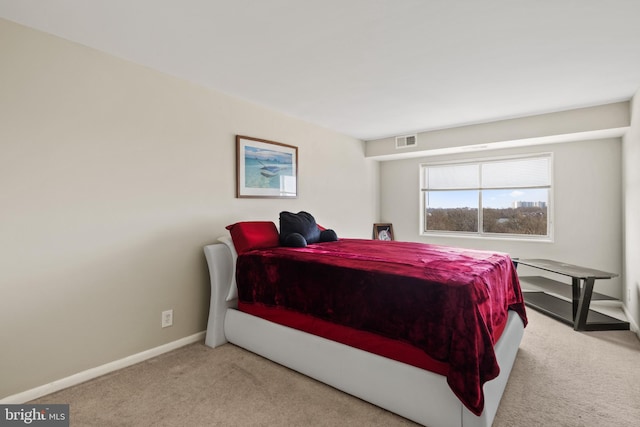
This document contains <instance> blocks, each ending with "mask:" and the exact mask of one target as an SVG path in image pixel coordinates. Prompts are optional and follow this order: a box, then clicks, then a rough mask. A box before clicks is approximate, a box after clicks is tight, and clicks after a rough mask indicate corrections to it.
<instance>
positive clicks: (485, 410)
mask: <svg viewBox="0 0 640 427" xmlns="http://www.w3.org/2000/svg"><path fill="white" fill-rule="evenodd" d="M232 235H233V234H232ZM219 240H220V242H219V243H216V244H212V245H208V246H206V247H205V248H204V252H205V256H206V260H207V264H208V267H209V273H210V279H211V305H210V312H209V321H208V326H207V334H206V341H205V342H206V345H208V346H210V347H213V348H215V347H217V346H220V345H223V344H224V343H226V342H230V343H232V344H234V345H237V346H240V347H243V348H245V349H247V350H249V351H251V352H254V353H256V354H259V355H261V356H263V357H266V358H268V359H270V360H272V361H274V362H276V363H279V364H282V365H284V366H286V367H289V368H291V369H293V370H295V371H298V372H300V373H302V374H305V375H307V376H309V377H312V378H314V379H317V380H319V381H321V382H323V383H326V384H328V385H330V386H333V387H335V388H337V389H339V390H342V391H344V392H346V393H349V394H351V395H354V396H356V397H358V398H361V399H363V400H365V401H368V402H370V403H372V404H375V405H377V406H379V407H381V408H384V409H386V410H389V411H391V412H394V413H396V414H398V415H401V416H403V417H405V418H408V419H410V420H412V421H415V422H417V423H420V424H423V425H426V426H430V427H438V426H464V427H470V426H473V427H475V426H490V425H491V424H492V422H493V419H494V417H495V414H496V412H497V409H498V405H499V403H500V399H501V397H502V394H503V391H504V388H505V386H506V383H507V379H508V377H509V374H510V372H511V367H512V365H513V362H514V360H515V357H516V354H517V350H518V346H519V344H520V341H521V339H522V336H523V332H524V327H525V325H526V313H525V311H524V310H525V309H524V303H523V301H522V294H521V291H520V288H519V283H518V282H517V275H516V274H515V267H514V266H513V264H512V262H511V260H510V258H509V257H508V255H506V254H499V253H488V252H482V251H469V250H463V251H461V250H459V249H457V248H447V247H442V246H435V245H424V244H418V243H407V242H382V241H369V240H366V241H365V240H360V239H340V240H339V241H337V242H326V243H316V244H310V245H308V246H307V247H306V248H284V247H281V246H279V244H278V242H277V241H276V242H273V241H272V242H270V243H269V245H267V246H268V247H266V248H250V249H249V250H246V248H243V250H242V253H241V254H240V255H238V250H237V247H238V245H239V244H240V245H242V243H241V242H240V241H239V240H237V239H233V240H232V239H230V238H229V237H221V238H220V239H219ZM234 242H235V244H234ZM372 244H373V245H386V246H377V247H375V246H374V250H373V253H372V254H370V255H367V256H361V255H359V254H357V251H359V250H361V249H362V248H368V247H370V245H372ZM274 245H275V246H274ZM354 251H355V253H354ZM387 251H390V252H387ZM416 251H417V252H418V253H419V256H418V258H420V259H422V260H423V262H424V259H425V257H427V256H429V257H431V256H433V254H434V253H435V254H436V256H439V255H438V254H440V255H442V254H444V255H443V256H444V257H445V258H446V259H456V261H455V262H456V264H464V266H462V267H460V271H458V273H456V274H457V276H456V277H457V278H456V277H454V278H453V279H452V278H449V279H447V280H448V284H447V285H446V286H444V285H442V288H443V289H445V288H446V289H447V292H448V293H450V292H452V291H451V288H453V289H454V291H455V295H457V296H453V297H451V298H453V299H454V300H455V299H456V298H461V299H459V300H458V301H457V302H456V303H455V304H457V305H464V306H469V304H470V301H471V302H473V301H476V302H477V301H480V300H482V301H481V302H478V303H477V306H478V307H480V306H482V305H483V304H484V305H486V300H487V298H484V297H483V298H478V293H479V292H480V293H481V294H483V295H484V292H485V291H484V288H486V287H488V286H489V285H488V284H487V280H489V281H491V280H494V281H495V280H496V277H497V276H495V274H497V273H496V272H497V271H502V273H500V274H502V275H503V276H505V275H506V276H509V277H510V278H511V279H509V283H507V284H506V285H504V286H506V287H507V288H509V289H510V290H509V292H508V294H509V295H508V298H506V299H503V300H501V302H500V303H499V304H498V305H500V306H504V307H505V310H504V313H503V317H504V319H501V316H502V314H501V313H499V312H500V311H502V310H498V309H496V308H495V307H489V308H486V307H485V308H477V307H475V306H469V307H470V308H469V307H468V308H466V309H465V311H470V312H474V313H476V312H477V313H480V312H482V311H483V310H484V311H485V313H484V314H483V315H482V316H484V317H482V316H479V315H475V314H474V316H472V317H469V318H468V319H464V321H461V322H458V321H457V320H456V319H457V317H459V316H449V315H447V314H446V313H449V312H452V311H455V310H451V309H447V310H442V311H441V312H438V311H437V310H436V309H435V308H433V309H430V310H424V311H433V312H434V313H437V314H438V316H437V317H438V318H440V317H442V318H443V319H445V318H446V319H447V320H442V322H443V323H445V324H446V325H447V326H446V327H447V328H453V329H457V330H461V328H464V327H467V326H468V325H469V324H472V323H478V322H477V321H476V320H477V319H479V324H478V325H475V326H474V328H471V329H478V328H479V329H481V330H482V331H481V333H478V334H476V333H475V332H474V333H473V334H469V337H468V338H467V337H463V338H462V339H453V340H450V341H446V340H445V341H446V342H444V343H441V342H439V343H437V344H435V345H432V343H431V341H434V342H437V341H438V340H436V339H433V340H431V339H429V338H428V337H427V338H426V339H425V335H424V334H425V332H424V331H420V330H417V329H416V330H414V329H411V328H410V329H411V330H410V333H408V335H407V336H404V337H400V338H397V337H391V338H390V337H389V336H388V333H390V332H389V330H387V329H385V328H391V329H393V328H395V327H396V326H397V325H398V322H391V326H389V325H385V324H382V325H381V326H378V325H374V326H373V327H371V325H370V324H369V323H367V324H366V325H365V326H363V324H362V323H361V322H362V316H364V317H366V316H367V314H366V312H367V310H364V311H363V312H362V314H361V315H360V316H359V317H358V316H353V317H355V318H356V320H353V319H351V317H352V316H351V315H349V316H347V317H348V318H349V319H350V320H349V321H351V322H352V324H349V323H348V322H347V324H345V325H342V326H339V328H343V330H342V331H339V333H335V332H331V331H333V329H330V330H329V332H328V333H324V334H323V333H322V331H324V329H323V328H324V327H325V326H326V323H333V322H332V321H330V322H327V321H326V319H322V317H323V315H322V313H324V312H326V311H330V312H331V313H333V312H334V311H335V312H339V311H340V307H342V306H344V305H345V304H344V303H342V302H341V303H339V304H338V305H337V306H331V307H330V308H329V309H327V306H326V304H327V301H334V302H333V303H331V304H334V303H335V299H336V298H335V295H333V296H328V297H319V296H318V295H314V296H313V298H312V300H313V301H315V302H314V303H313V304H311V305H314V306H316V305H317V306H318V307H320V308H319V310H321V313H320V312H317V313H312V314H311V315H310V316H311V317H312V318H314V321H313V322H312V323H314V324H316V323H318V322H319V323H320V331H321V332H320V334H319V335H318V334H317V333H316V332H313V333H311V332H308V331H315V329H312V328H307V327H306V326H305V323H304V322H302V323H300V322H298V323H296V322H297V320H300V319H298V318H297V317H296V316H293V317H291V316H285V317H284V319H285V320H284V321H283V323H284V324H280V323H276V321H279V319H280V317H282V316H279V314H281V313H282V312H283V311H284V312H286V313H289V314H290V312H291V311H292V310H289V309H285V310H282V309H280V308H274V307H272V305H273V304H271V302H273V300H274V299H275V300H280V299H287V298H286V297H284V296H285V295H287V293H291V294H294V293H297V294H301V293H304V292H307V291H305V290H304V289H298V288H295V287H294V288H291V287H286V286H284V287H283V286H282V285H281V283H282V282H284V281H285V280H284V278H283V277H281V275H278V274H276V275H274V273H273V272H274V271H275V270H274V268H276V265H279V263H282V262H284V263H285V264H286V263H297V264H295V265H296V267H294V268H293V269H294V270H295V271H296V272H297V273H296V274H298V275H300V274H301V273H300V271H303V272H305V271H307V270H308V268H311V270H312V271H314V272H313V274H310V276H312V277H313V278H315V279H314V280H315V282H314V284H313V285H311V286H312V288H309V289H315V288H317V287H318V284H319V283H322V281H323V280H329V281H331V283H334V282H340V281H341V280H342V279H341V278H344V280H343V281H342V282H344V283H341V287H340V289H344V287H345V286H347V285H348V284H349V283H354V282H357V283H361V284H362V283H365V282H366V283H365V285H366V286H367V293H368V292H369V289H370V286H369V283H368V282H367V281H368V280H373V281H374V282H375V281H376V280H377V283H378V285H379V286H381V287H382V286H383V285H384V283H385V282H387V281H389V280H390V279H389V278H390V277H393V275H395V274H396V273H397V274H401V275H409V276H412V275H413V276H417V275H419V274H418V272H419V271H420V270H422V271H423V272H425V271H426V272H427V273H424V274H427V275H428V277H429V280H427V281H434V280H435V279H434V275H435V276H438V277H439V276H440V275H441V274H444V273H442V272H444V271H445V270H446V269H447V265H448V264H447V262H451V261H446V260H445V261H443V259H440V260H437V261H429V262H428V263H427V264H428V265H426V266H425V265H422V266H421V267H420V268H418V269H416V268H415V265H414V266H410V265H404V266H402V265H401V264H405V263H403V262H398V260H400V259H401V258H402V255H397V254H402V253H404V254H406V253H408V252H410V253H412V254H413V253H414V252H416ZM424 251H426V252H424ZM393 253H396V255H393ZM427 253H428V254H427ZM301 255H302V257H301V259H297V257H299V256H301ZM325 256H328V257H329V258H332V259H333V261H330V262H329V261H326V262H325V261H323V259H324V258H323V257H325ZM394 256H395V257H400V258H398V259H397V260H394V259H393V258H394ZM372 257H373V258H372ZM405 257H406V255H405ZM390 258H391V260H390ZM266 259H268V260H269V261H265V260H266ZM429 259H431V258H429ZM463 259H464V261H461V260H463ZM317 260H320V261H317ZM336 260H338V261H337V264H338V265H337V266H335V265H333V266H331V265H330V264H336ZM310 262H311V263H312V264H313V265H312V266H311V267H308V264H309V263H310ZM314 263H315V264H314ZM325 263H328V264H327V265H325ZM262 264H265V265H269V267H268V268H267V269H266V272H264V271H263V272H260V271H258V270H260V268H258V267H259V266H260V265H262ZM369 264H371V265H374V266H375V267H373V269H369V267H368V265H369ZM287 265H289V264H287ZM479 265H483V266H484V267H483V268H484V269H485V270H487V271H486V272H482V271H480V270H482V269H480V270H478V268H479V267H478V266H479ZM363 266H364V270H367V271H366V272H365V276H366V277H367V279H363V280H364V282H362V281H361V280H359V279H358V280H354V277H355V276H350V275H351V274H359V273H357V272H354V271H355V270H358V269H363ZM287 268H289V270H286V271H290V269H291V267H287ZM332 268H337V269H338V273H339V274H338V276H336V278H331V277H332V276H325V273H324V271H325V269H328V270H331V269H332ZM314 269H315V270H314ZM318 269H321V270H318ZM469 269H471V270H473V272H471V270H469ZM351 270H354V271H351ZM319 271H322V273H319ZM434 271H435V272H436V273H434ZM438 271H439V272H440V273H437V272H438ZM247 272H248V273H247ZM465 272H466V273H465ZM485 273H486V274H485ZM385 274H386V276H385ZM420 274H423V273H420ZM465 274H466V276H465ZM491 274H494V276H491ZM463 276H464V277H472V278H473V280H472V281H473V282H474V283H475V284H476V285H474V286H475V287H474V288H473V290H472V291H470V292H467V291H463V289H464V287H460V286H453V287H452V286H451V283H452V282H455V281H456V280H463V279H460V277H463ZM371 277H377V279H371ZM443 277H445V276H443ZM487 278H488V279H487ZM236 280H237V282H236ZM403 280H404V279H403ZM416 280H421V279H420V278H419V277H413V282H412V283H413V284H412V286H407V289H415V288H420V286H413V285H415V283H414V282H415V281H416ZM438 280H441V278H440V279H438ZM464 280H466V279H464ZM246 282H257V283H253V284H252V283H249V284H247V283H246ZM434 283H435V282H434ZM248 285H255V286H256V287H253V288H251V287H247V286H248ZM365 285H362V286H365ZM501 286H502V285H501ZM274 287H277V288H278V289H280V290H279V291H278V292H276V293H271V292H270V291H269V290H270V289H272V288H274ZM354 289H355V290H354V291H353V292H352V294H353V295H351V297H352V298H356V297H358V295H360V296H361V295H362V288H357V287H356V288H354ZM397 289H400V288H399V287H395V288H394V291H393V292H392V293H393V294H396V293H399V291H398V290H397ZM428 289H431V287H429V288H428ZM341 292H343V293H344V291H341ZM410 292H413V291H412V290H411V291H410ZM256 295H263V296H264V295H266V300H263V301H260V300H259V298H258V299H256V298H257V297H256ZM461 295H462V296H461ZM469 295H471V296H470V297H468V296H469ZM408 296H409V298H410V299H409V301H412V300H415V299H417V298H414V296H413V294H408ZM404 297H405V301H407V300H406V298H407V295H405V296H404ZM388 298H391V297H390V296H389V294H384V296H383V298H381V299H380V298H379V301H378V303H380V300H383V301H384V300H386V299H388ZM447 298H448V297H447ZM498 298H499V299H500V298H503V297H502V296H500V297H498ZM293 299H295V298H293ZM298 299H299V303H300V304H302V305H305V304H306V305H308V304H309V302H308V301H309V300H305V298H304V297H300V298H298ZM305 301H306V302H305ZM318 301H323V302H322V303H317V302H318ZM460 301H464V302H460ZM446 304H447V303H446V302H445V303H443V302H442V301H440V302H439V303H438V306H439V307H442V306H446ZM346 305H347V306H349V307H354V306H356V305H364V304H359V303H358V304H354V303H353V301H350V302H349V303H348V304H346ZM494 305H495V304H494ZM381 307H383V306H380V307H378V306H376V307H375V310H374V312H376V316H377V318H380V317H382V318H395V317H394V316H395V314H393V313H392V312H389V313H391V314H389V313H386V312H385V316H380V315H379V314H380V310H381V309H382V310H384V307H383V308H381ZM323 310H324V311H323ZM293 311H295V310H293ZM408 311H411V310H408ZM487 316H489V317H491V318H490V319H488V318H487ZM302 317H304V316H302ZM307 317H308V316H307ZM292 319H293V320H292ZM474 319H476V320H474ZM487 319H488V320H487ZM303 320H304V319H303ZM353 322H355V323H353ZM358 322H360V323H358ZM366 322H368V321H366V320H365V323H366ZM425 322H426V323H428V322H427V321H426V320H425ZM383 323H384V322H383ZM400 323H402V322H400ZM453 323H455V324H456V325H457V326H452V324H453ZM485 323H486V324H487V325H485ZM354 325H355V327H354ZM461 325H462V326H461ZM316 326H317V325H316ZM372 328H373V329H372ZM376 328H381V329H379V331H381V334H380V335H383V336H382V337H381V339H382V340H383V341H382V343H383V344H382V345H380V344H375V343H374V344H372V346H373V347H367V346H368V345H370V344H367V343H368V342H369V341H367V340H364V341H361V342H358V343H357V344H348V343H347V342H348V340H347V339H343V337H344V336H345V334H344V333H342V332H344V331H345V330H346V331H353V330H355V331H356V332H357V333H360V334H361V335H362V334H364V335H366V336H372V334H373V335H378V334H377V333H375V332H376V331H377V330H378V329H376ZM361 329H366V330H365V331H362V330H361ZM424 329H425V331H431V330H432V329H433V326H428V327H425V328H424ZM391 332H393V331H391ZM346 335H349V336H351V335H352V334H350V333H347V334H346ZM356 335H357V334H356ZM435 335H438V334H435ZM444 335H446V336H447V337H449V338H447V339H451V337H452V336H453V335H455V334H449V333H447V334H444ZM471 335H473V336H471ZM475 335H478V336H477V337H476V336H475ZM416 337H417V338H416ZM396 338H397V339H396ZM384 340H387V341H384ZM389 340H392V341H397V342H398V343H399V344H398V345H399V346H398V347H396V350H395V353H394V350H388V349H389V348H394V347H393V346H387V345H386V344H387V343H392V341H389ZM412 340H413V341H412ZM467 341H468V343H467V344H465V345H464V346H462V347H460V346H458V344H457V343H459V342H467ZM362 342H364V343H365V344H362ZM425 342H426V343H427V344H425ZM376 345H377V347H376ZM422 346H425V347H424V348H426V351H423V350H424V349H423V348H422ZM416 347H419V351H416ZM485 347H487V348H485ZM381 348H382V349H383V351H376V349H377V350H380V349H381ZM411 348H413V349H411ZM443 348H444V349H445V350H446V349H452V350H451V354H454V353H455V352H454V349H455V350H456V351H457V353H456V354H460V355H461V357H463V359H465V358H468V357H469V353H474V352H476V350H477V348H480V349H481V351H480V352H479V354H478V355H475V356H478V357H471V359H472V361H471V364H472V366H470V367H469V366H465V365H464V363H467V362H465V360H466V359H465V360H462V359H461V360H460V361H458V362H454V359H455V357H453V356H451V355H450V354H447V355H446V357H444V358H443V357H440V356H441V355H440V352H442V351H443V350H442V349H443ZM434 349H435V350H434ZM385 351H391V353H393V354H386V353H385ZM445 352H446V351H445ZM426 353H430V354H426ZM420 354H423V355H424V356H425V357H422V356H420ZM407 355H408V356H407ZM414 356H415V357H414ZM432 356H434V357H432ZM472 356H473V355H472ZM403 357H405V359H406V360H404V359H403ZM448 357H451V360H448V359H447V358H448ZM425 360H426V362H425ZM425 363H426V365H425ZM470 372H472V373H470ZM476 372H478V375H479V376H478V377H477V378H476ZM456 375H457V379H456ZM461 381H462V383H461ZM467 383H468V384H467ZM467 385H469V386H470V387H469V388H470V391H469V393H467V390H465V389H464V388H462V389H461V387H466V386H467ZM474 386H475V388H477V387H478V386H479V388H480V392H479V395H478V393H475V394H474Z"/></svg>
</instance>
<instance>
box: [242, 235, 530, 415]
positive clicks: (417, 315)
mask: <svg viewBox="0 0 640 427" xmlns="http://www.w3.org/2000/svg"><path fill="white" fill-rule="evenodd" d="M236 281H237V284H238V296H239V307H240V308H242V307H251V306H254V307H255V308H256V309H257V308H258V307H280V308H284V309H286V310H292V311H294V312H297V313H303V314H307V315H311V316H314V317H317V318H318V319H322V320H323V321H328V322H332V323H337V324H339V325H343V326H348V327H350V328H355V329H357V330H360V331H364V332H370V333H375V334H378V335H381V336H383V337H386V338H390V339H394V340H399V341H400V342H402V343H405V344H410V345H412V346H414V347H416V348H418V349H421V350H423V351H424V352H426V354H427V355H428V356H429V357H430V358H432V359H435V361H438V362H442V363H445V364H447V365H448V370H447V372H446V376H447V383H448V384H449V386H450V387H451V389H452V390H453V392H454V393H455V394H456V395H457V396H458V397H459V398H460V400H461V401H462V403H463V404H464V405H465V406H466V407H467V408H469V409H470V410H471V411H472V412H473V413H475V414H476V415H479V414H481V413H482V410H483V408H484V395H483V392H482V385H483V384H484V383H485V382H487V381H489V380H491V379H493V378H495V377H496V376H497V375H498V374H499V372H500V368H499V366H498V364H497V361H496V356H495V353H494V350H493V346H494V343H495V342H496V341H497V340H498V338H499V337H500V334H501V333H502V331H503V329H504V326H505V323H506V320H507V311H508V310H510V309H511V310H514V311H516V312H517V313H518V314H519V315H520V317H521V318H522V320H523V322H524V323H525V325H526V323H527V319H526V313H525V307H524V302H523V298H522V293H521V290H520V283H519V281H518V276H517V274H516V272H515V267H514V266H513V263H512V261H511V259H510V258H509V256H508V255H506V254H503V253H497V252H486V251H474V250H468V249H461V248H453V247H446V246H437V245H428V244H421V243H410V242H397V241H392V242H386V241H379V240H359V239H341V240H339V241H337V242H326V243H319V244H313V245H309V246H307V247H306V248H286V247H276V248H271V249H261V250H254V251H249V252H246V253H244V254H242V255H240V256H239V257H238V261H237V271H236ZM254 311H260V310H254Z"/></svg>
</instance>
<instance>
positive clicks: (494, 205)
mask: <svg viewBox="0 0 640 427" xmlns="http://www.w3.org/2000/svg"><path fill="white" fill-rule="evenodd" d="M552 169H553V168H552V156H551V154H549V153H547V154H537V155H535V156H526V157H514V158H497V159H486V160H481V161H478V160H475V161H466V162H457V163H427V164H422V165H420V176H421V201H420V202H421V203H420V205H421V232H422V234H448V235H450V234H455V235H473V236H478V237H506V238H509V237H511V238H528V239H540V240H549V239H551V236H552V218H551V217H552V215H551V198H552Z"/></svg>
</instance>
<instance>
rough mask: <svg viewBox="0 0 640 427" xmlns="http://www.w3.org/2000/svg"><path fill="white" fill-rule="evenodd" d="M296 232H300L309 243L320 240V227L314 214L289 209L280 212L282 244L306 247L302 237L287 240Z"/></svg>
mask: <svg viewBox="0 0 640 427" xmlns="http://www.w3.org/2000/svg"><path fill="white" fill-rule="evenodd" d="M294 233H298V234H300V235H301V236H302V237H303V238H304V240H305V241H306V243H309V244H311V243H317V242H319V241H320V229H319V228H318V224H316V220H315V218H313V215H311V214H310V213H308V212H298V213H297V214H294V213H291V212H287V211H283V212H280V244H281V245H282V246H294V247H304V246H301V242H300V239H299V238H297V237H295V238H292V239H293V240H287V238H288V237H289V235H291V234H294ZM287 243H288V244H287ZM305 246H306V245H305Z"/></svg>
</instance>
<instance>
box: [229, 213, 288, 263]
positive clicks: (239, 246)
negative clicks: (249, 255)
mask: <svg viewBox="0 0 640 427" xmlns="http://www.w3.org/2000/svg"><path fill="white" fill-rule="evenodd" d="M226 228H227V230H229V233H230V234H231V239H232V240H233V246H235V247H236V252H238V255H239V254H241V253H244V252H247V251H250V250H252V249H265V248H273V247H275V246H279V244H280V235H279V234H278V229H277V228H276V225H275V224H274V223H273V222H271V221H243V222H236V223H235V224H231V225H228V226H227V227H226Z"/></svg>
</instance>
